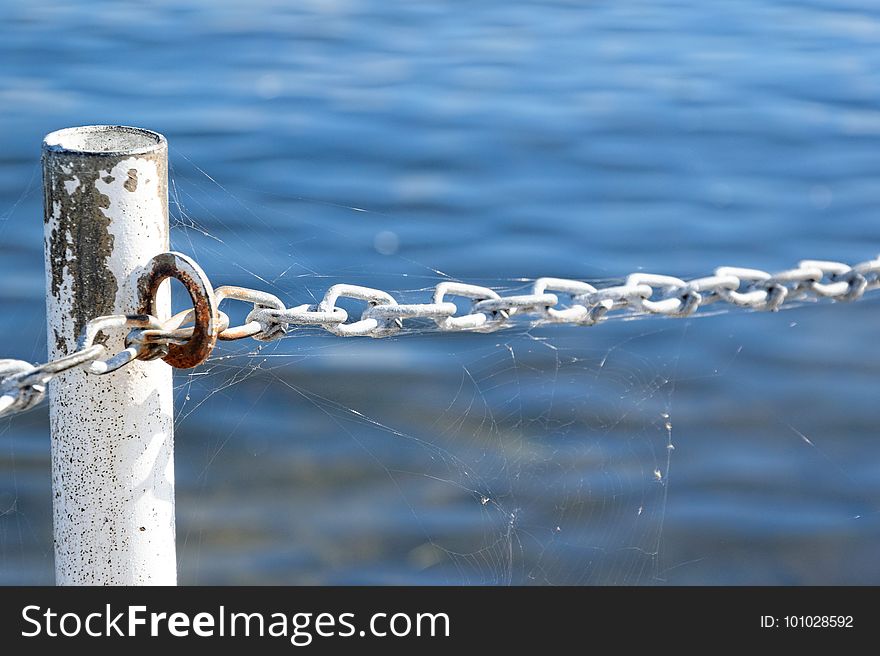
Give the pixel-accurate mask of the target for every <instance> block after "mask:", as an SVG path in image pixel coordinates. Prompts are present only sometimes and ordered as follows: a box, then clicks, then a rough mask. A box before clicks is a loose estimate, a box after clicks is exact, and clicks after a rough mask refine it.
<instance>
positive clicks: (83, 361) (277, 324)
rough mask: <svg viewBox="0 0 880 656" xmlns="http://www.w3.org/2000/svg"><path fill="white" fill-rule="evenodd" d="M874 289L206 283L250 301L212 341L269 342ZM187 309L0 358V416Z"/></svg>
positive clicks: (844, 274) (173, 332)
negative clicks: (309, 293)
mask: <svg viewBox="0 0 880 656" xmlns="http://www.w3.org/2000/svg"><path fill="white" fill-rule="evenodd" d="M878 288H880V257H878V258H877V259H873V260H869V261H866V262H861V263H859V264H856V265H852V266H850V265H848V264H845V263H843V262H832V261H821V260H803V261H801V262H800V263H799V264H798V266H797V267H795V268H793V269H787V270H785V271H780V272H777V273H769V272H767V271H761V270H758V269H744V268H737V267H719V268H717V269H715V271H714V273H713V274H712V275H711V276H706V277H703V278H695V279H692V280H683V279H681V278H675V277H673V276H667V275H659V274H652V273H642V272H639V273H633V274H630V275H629V276H627V278H626V279H625V280H624V282H623V284H620V285H612V286H607V287H601V288H597V287H595V286H593V285H590V284H589V283H586V282H582V281H580V280H567V279H560V278H539V279H538V280H536V281H535V282H534V283H533V284H532V288H531V290H530V293H528V294H518V295H515V296H501V295H500V294H498V293H497V292H496V291H494V290H492V289H489V288H488V287H481V286H479V285H470V284H465V283H459V282H448V281H447V282H441V283H439V284H438V285H437V286H436V287H435V288H434V293H433V297H432V299H431V300H430V302H427V303H410V304H402V303H398V302H397V300H396V299H395V298H394V296H392V295H391V294H390V293H388V292H386V291H383V290H380V289H371V288H369V287H361V286H357V285H347V284H338V285H333V286H332V287H330V288H329V289H328V290H327V291H326V292H325V294H324V297H323V298H322V300H321V301H320V302H318V303H311V304H310V303H305V304H302V305H296V306H293V307H286V305H285V304H284V303H283V302H282V301H281V300H280V299H279V298H278V297H277V296H274V295H272V294H269V293H267V292H263V291H259V290H254V289H247V288H244V287H232V286H224V287H219V288H217V289H216V290H214V292H213V295H214V299H213V300H214V301H216V303H217V304H219V303H220V302H221V301H223V300H226V299H228V300H236V301H243V302H246V303H249V304H251V305H252V306H253V308H252V310H251V311H250V313H249V314H248V315H247V318H246V319H245V323H244V324H243V325H240V326H234V327H230V326H229V317H228V316H227V315H226V314H225V313H224V312H220V311H219V310H218V312H217V314H218V317H217V322H216V329H217V331H218V333H217V337H218V338H219V339H221V340H227V341H229V340H238V339H244V338H248V337H250V338H253V339H256V340H261V341H272V340H276V339H280V338H282V337H284V336H285V335H286V334H287V333H288V331H289V329H290V328H297V327H321V328H323V329H324V330H327V331H328V332H331V333H333V334H334V335H339V336H341V337H355V336H366V337H387V336H389V335H394V334H397V333H399V332H400V331H401V330H402V329H403V327H404V322H405V321H406V322H410V321H412V320H419V319H420V320H428V321H431V322H433V323H434V325H435V326H436V328H437V329H439V330H440V331H445V332H455V331H471V332H492V331H495V330H498V329H500V328H502V327H503V326H505V325H506V324H508V322H510V320H511V319H512V318H514V317H522V316H531V317H533V319H534V320H535V322H536V323H561V324H577V325H581V326H592V325H595V324H597V323H599V322H601V321H605V320H607V319H608V318H609V317H610V316H613V315H637V314H657V315H664V316H669V317H687V316H691V315H692V314H694V313H695V312H696V311H697V310H699V309H700V308H702V307H704V306H707V305H711V304H713V303H718V302H723V303H728V304H730V305H734V306H738V307H743V308H748V309H752V310H759V311H777V310H779V309H780V308H781V307H782V306H783V304H785V303H791V302H793V301H798V300H807V299H814V300H815V299H822V298H825V299H831V300H833V301H855V300H857V299H859V298H861V297H862V296H863V295H864V294H865V293H866V292H868V291H871V290H875V289H878ZM455 297H458V298H464V299H467V300H468V301H469V308H468V310H467V311H466V312H464V313H463V314H459V310H458V306H457V305H456V304H455V303H453V302H451V301H449V300H447V299H448V298H455ZM340 298H350V299H354V300H359V301H363V302H365V303H366V307H365V309H364V310H363V312H362V313H361V315H360V317H359V318H357V319H355V320H353V321H349V315H348V313H347V312H346V311H345V310H344V309H343V308H341V307H339V306H338V305H337V302H338V300H339V299H340ZM194 315H195V313H194V312H193V310H188V311H185V312H181V313H179V314H177V315H175V316H173V317H171V318H170V319H168V320H166V321H160V320H159V319H157V318H156V317H154V316H151V315H112V316H107V317H98V318H97V319H94V320H93V321H90V322H89V323H88V325H87V326H86V329H85V330H84V331H83V335H82V337H81V338H80V340H79V343H78V347H77V350H76V351H74V352H73V353H71V354H70V355H67V356H65V357H63V358H59V359H57V360H54V361H52V362H49V363H47V364H43V365H39V366H37V365H31V364H29V363H27V362H23V361H20V360H0V416H3V415H4V414H11V413H13V412H22V411H24V410H27V409H29V408H31V407H33V406H35V405H36V404H37V403H39V402H40V401H41V400H42V398H43V396H44V395H45V391H46V385H47V383H48V382H49V380H51V379H52V378H53V377H55V376H57V375H59V374H61V373H63V372H65V371H68V370H70V369H73V368H75V367H83V368H84V369H85V370H86V371H87V372H88V373H90V374H95V375H103V374H108V373H110V372H112V371H116V370H117V369H120V368H122V367H124V366H125V365H127V364H129V363H131V362H133V361H134V360H152V359H156V358H160V357H165V356H166V355H167V353H168V349H169V346H171V345H184V344H186V343H187V341H188V340H189V339H190V338H191V336H192V335H193V328H192V327H187V324H189V323H192V322H193V321H194V320H195V317H194ZM120 328H128V329H129V333H128V335H127V337H126V340H125V346H126V348H125V349H124V350H123V351H121V352H120V353H117V354H115V355H113V356H112V357H109V358H107V357H106V356H107V349H106V348H105V347H104V346H103V345H101V344H100V343H96V339H97V337H98V334H99V333H100V332H101V331H106V330H112V329H120Z"/></svg>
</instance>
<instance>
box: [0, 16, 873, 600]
mask: <svg viewBox="0 0 880 656" xmlns="http://www.w3.org/2000/svg"><path fill="white" fill-rule="evenodd" d="M878 99H880V11H878V8H877V7H876V6H875V5H874V4H873V3H870V2H865V1H864V0H853V1H850V2H830V1H819V0H817V1H812V2H811V1H806V2H797V3H794V2H768V1H764V0H737V1H736V2H713V3H701V2H693V1H687V0H678V1H672V0H668V1H662V0H661V1H657V0H651V1H647V0H632V1H630V2H510V1H505V2H500V1H496V0H490V1H487V2H480V3H442V2H432V1H426V2H418V3H410V2H395V1H385V2H377V1H375V0H310V1H307V2H296V3H289V2H282V1H281V0H252V1H251V2H247V3H238V2H228V1H226V0H212V1H211V2H207V1H204V0H182V1H181V0H175V1H174V2H171V1H169V0H157V1H155V2H150V3H129V2H123V3H119V2H106V1H103V0H98V1H96V0H93V1H91V2H88V3H86V2H79V3H77V2H45V1H34V2H15V1H9V0H5V1H3V2H0V335H2V349H0V351H2V354H3V356H4V357H19V358H25V359H30V360H34V361H38V360H41V359H43V358H44V357H45V337H44V330H45V328H44V326H45V315H44V306H43V303H44V290H43V269H42V266H43V265H42V222H41V197H40V193H39V185H40V181H39V175H40V174H39V165H38V159H39V146H40V141H41V139H42V137H43V135H44V134H45V133H47V132H49V131H51V130H54V129H57V128H61V127H66V126H72V125H80V124H90V123H122V124H130V125H139V126H143V127H148V128H151V129H155V130H158V131H160V132H162V133H164V134H165V135H166V136H167V137H168V139H169V142H170V144H171V158H172V167H173V168H172V172H171V175H172V183H173V185H172V189H171V191H172V211H173V214H174V219H173V221H174V237H173V245H174V247H175V248H177V249H178V250H182V251H184V252H188V253H191V254H193V255H195V256H196V258H197V259H198V260H199V261H200V263H201V264H202V266H203V267H204V268H205V269H206V271H207V272H208V273H209V275H211V277H212V279H213V280H214V282H215V284H223V283H236V284H243V285H252V286H257V287H260V288H264V289H270V290H271V291H273V292H274V293H276V294H278V295H279V296H281V297H282V298H283V299H285V301H288V302H290V303H293V302H294V301H295V302H298V303H302V302H307V301H309V300H310V299H311V298H313V297H314V296H316V295H317V296H320V294H321V293H322V291H323V289H325V288H326V287H327V286H328V285H329V284H332V283H333V282H340V281H347V282H353V283H360V284H369V285H374V286H380V287H384V288H386V289H391V290H395V291H398V292H400V293H402V294H403V296H404V297H405V296H407V294H410V293H411V294H412V295H417V294H416V293H415V292H416V291H417V290H420V289H423V288H428V287H430V286H432V285H433V284H435V283H436V282H437V281H438V280H440V279H442V277H443V275H444V274H445V275H448V276H451V277H453V278H460V279H463V280H469V281H477V282H483V283H486V284H490V285H492V286H494V287H497V288H500V289H508V290H509V289H515V288H518V287H520V286H522V285H523V284H525V283H522V282H520V279H522V278H534V277H538V276H542V275H552V276H559V277H573V278H581V279H590V280H592V279H611V278H614V277H617V276H623V275H625V274H626V273H628V272H630V271H632V270H637V269H644V270H648V271H657V272H662V273H670V274H674V275H680V276H691V275H697V274H703V273H706V272H709V271H711V270H712V269H713V268H714V267H715V266H717V265H720V264H737V265H743V266H754V267H761V268H768V269H781V268H786V267H788V266H790V265H792V264H794V263H795V262H796V261H797V260H799V259H801V258H807V257H810V258H823V259H841V260H845V261H850V262H853V261H861V260H865V259H869V258H871V257H874V256H875V255H876V254H877V252H878V245H880V222H878V220H877V210H878V206H880V185H878V184H877V180H878V178H880V154H878V153H880V103H878ZM360 210H365V211H360ZM878 310H880V306H878V303H877V301H876V300H866V301H864V302H861V303H858V304H853V305H826V304H822V305H816V306H807V307H803V308H799V309H794V310H789V311H787V312H783V313H780V314H773V315H763V314H749V313H744V312H739V311H735V312H731V313H725V314H720V315H718V316H713V317H709V318H701V319H694V320H690V321H664V320H660V319H646V320H640V321H634V322H625V323H623V322H615V323H609V324H607V325H604V326H600V327H596V328H592V329H582V328H565V327H547V328H535V329H529V328H528V327H523V326H520V327H518V328H514V329H511V330H509V331H507V332H505V333H502V334H495V335H451V336H442V337H440V336H436V335H409V336H402V337H400V338H394V339H389V340H382V341H375V340H345V341H344V342H343V341H342V340H338V339H337V338H334V337H332V336H330V335H327V334H324V333H315V332H313V331H302V332H298V333H295V334H293V335H292V336H291V337H290V338H288V339H286V340H284V341H283V342H281V343H279V344H275V345H271V346H267V347H264V348H263V349H261V350H257V347H256V346H255V345H254V344H247V345H244V346H238V347H228V346H224V347H223V348H221V352H220V353H219V354H218V357H215V358H214V359H213V360H212V361H211V362H210V363H208V364H207V365H206V366H205V367H203V368H202V369H201V370H199V371H198V372H196V374H193V375H187V374H185V373H181V374H180V375H179V377H178V379H177V383H178V397H177V405H178V425H177V451H176V459H177V460H176V472H177V481H178V497H177V512H178V542H179V550H178V553H179V567H180V579H181V582H182V583H499V584H506V583H514V584H517V583H534V584H581V583H610V584H703V583H714V584H739V583H761V584H806V583H819V584H824V583H851V584H861V583H873V584H877V583H880V560H878V558H877V553H878V551H880V446H878V443H877V439H876V438H877V425H878V420H880V409H878V404H877V392H878V389H880V387H878V386H880V380H878V374H880V363H878V359H877V349H876V326H877V313H878ZM48 458H49V442H48V436H47V417H46V410H45V408H42V409H40V410H38V411H35V412H31V413H29V414H26V415H24V416H19V417H16V418H13V419H11V420H8V419H7V420H2V422H0V583H5V584H22V583H51V581H52V538H51V490H50V472H49V459H48Z"/></svg>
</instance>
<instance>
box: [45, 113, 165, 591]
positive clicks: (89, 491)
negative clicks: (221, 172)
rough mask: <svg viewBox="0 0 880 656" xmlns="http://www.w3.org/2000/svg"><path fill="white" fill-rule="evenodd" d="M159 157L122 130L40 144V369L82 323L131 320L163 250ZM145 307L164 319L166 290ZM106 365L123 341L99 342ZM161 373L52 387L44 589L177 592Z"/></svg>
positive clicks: (159, 139)
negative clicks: (49, 551) (49, 549)
mask: <svg viewBox="0 0 880 656" xmlns="http://www.w3.org/2000/svg"><path fill="white" fill-rule="evenodd" d="M167 169H168V145H167V143H166V141H165V138H164V137H163V136H162V135H160V134H157V133H155V132H151V131H149V130H143V129H139V128H130V127H120V126H105V125H97V126H87V127H77V128H69V129H66V130H59V131H57V132H53V133H51V134H49V135H48V136H47V137H46V139H45V140H44V142H43V189H44V215H45V216H44V219H45V259H46V287H47V294H46V311H47V316H48V337H49V357H50V358H57V357H59V356H62V355H66V354H67V353H69V352H71V351H73V350H74V349H75V348H76V342H77V338H78V337H79V334H80V332H81V331H82V329H83V327H84V326H85V324H86V322H87V321H89V320H90V319H93V318H95V317H97V316H100V315H107V314H133V313H136V312H137V311H138V305H139V303H138V290H137V284H136V283H137V277H138V274H139V272H140V271H141V269H142V267H143V266H144V265H145V264H146V263H147V262H148V261H149V260H150V258H152V257H153V256H154V255H157V254H158V253H162V252H165V251H167V250H168V186H167ZM162 287H163V288H162V290H161V293H160V295H159V296H158V298H157V302H156V304H155V306H154V312H155V313H156V314H158V316H159V317H160V318H165V317H167V316H168V315H169V313H170V295H169V292H168V285H167V284H165V285H163V286H162ZM105 337H106V342H105V344H106V346H107V348H108V349H109V350H110V352H114V353H115V352H119V351H120V350H122V349H123V348H124V346H123V340H124V335H122V334H109V335H106V336H105ZM171 374H172V368H171V367H170V366H168V365H167V364H166V363H164V362H162V361H161V360H156V361H151V362H141V361H138V362H135V363H132V364H131V365H130V366H128V367H125V368H123V369H121V370H119V371H116V372H114V373H112V374H108V375H106V376H95V375H91V374H88V373H86V372H85V371H83V370H81V369H74V370H71V371H69V372H67V373H65V374H63V375H61V376H59V377H58V378H57V379H55V380H53V381H52V382H51V383H50V385H49V402H50V421H51V430H52V488H53V497H54V499H53V506H54V522H55V524H54V531H55V577H56V583H57V584H59V585H174V584H176V582H177V563H176V558H175V546H174V433H173V428H174V423H173V407H172V404H173V397H172V391H173V390H172V380H171Z"/></svg>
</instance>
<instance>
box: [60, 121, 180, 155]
mask: <svg viewBox="0 0 880 656" xmlns="http://www.w3.org/2000/svg"><path fill="white" fill-rule="evenodd" d="M167 146H168V142H167V141H166V140H165V137H164V136H162V135H161V134H159V133H158V132H153V131H152V130H145V129H144V128H134V127H129V126H125V125H83V126H80V127H73V128H64V129H63V130H56V131H55V132H50V133H49V134H47V135H46V137H45V138H44V139H43V151H44V152H47V153H69V154H73V155H76V154H79V155H103V156H125V155H145V154H148V153H154V152H159V151H161V150H164V149H165V148H167Z"/></svg>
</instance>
